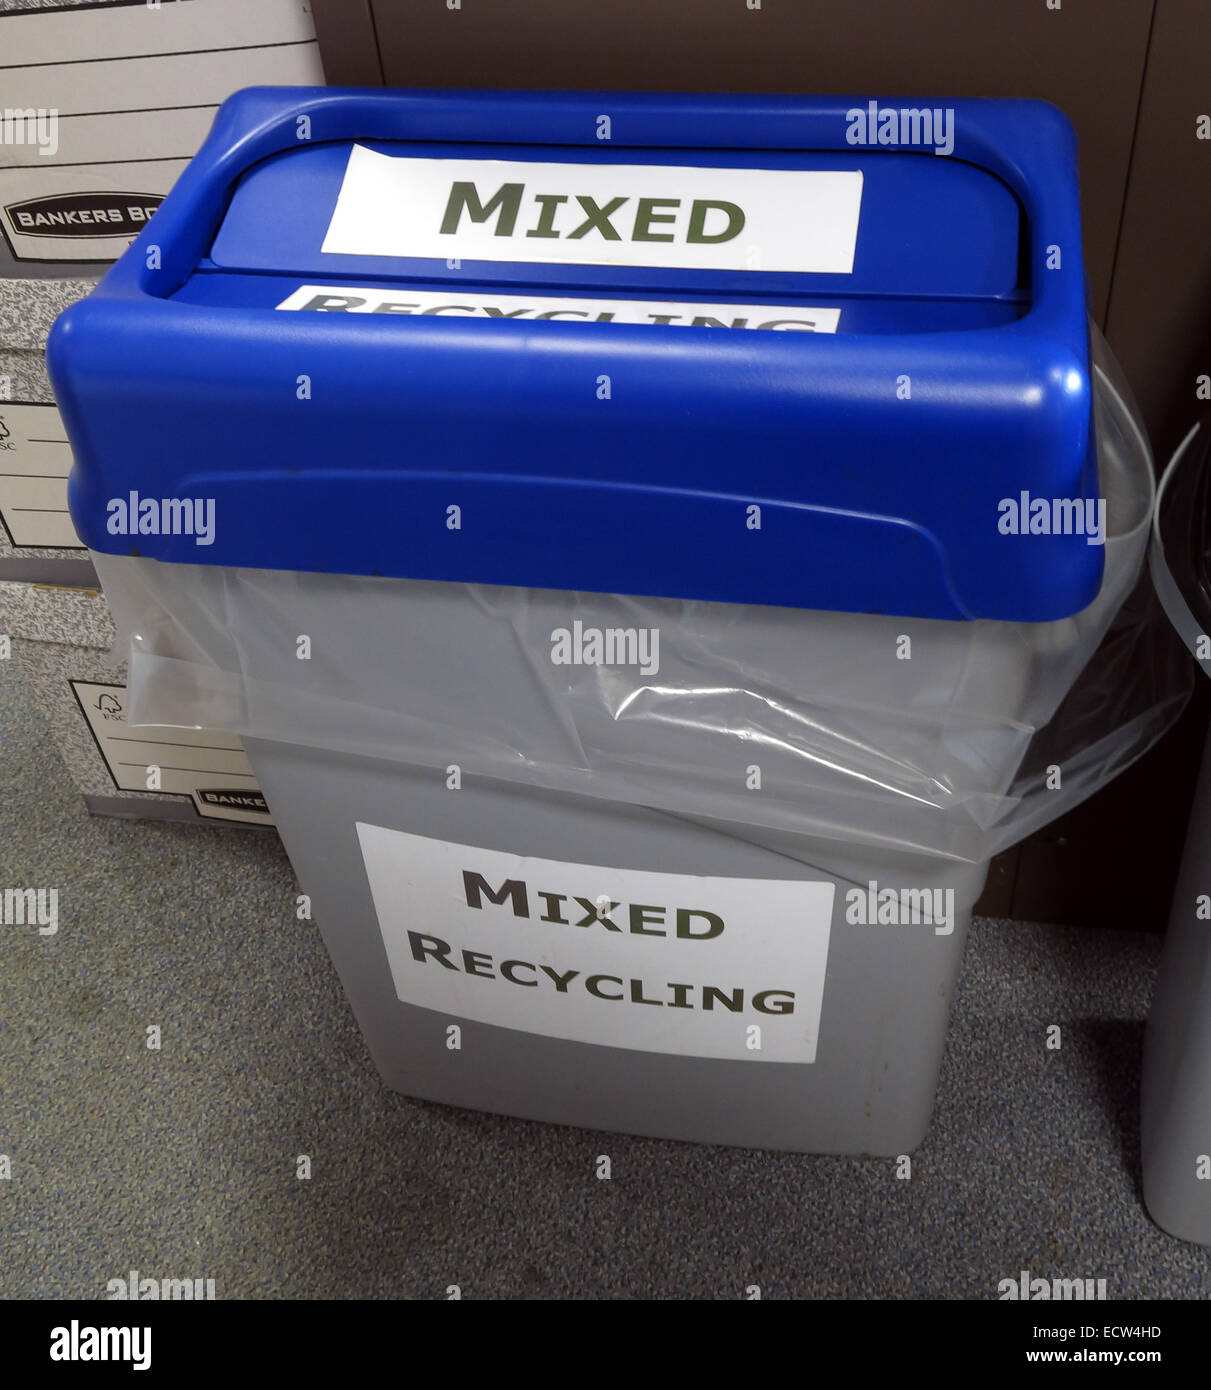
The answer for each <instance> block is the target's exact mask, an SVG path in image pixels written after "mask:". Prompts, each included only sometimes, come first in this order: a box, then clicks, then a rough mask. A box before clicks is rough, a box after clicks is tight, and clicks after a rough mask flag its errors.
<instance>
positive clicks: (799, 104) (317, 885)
mask: <svg viewBox="0 0 1211 1390" xmlns="http://www.w3.org/2000/svg"><path fill="white" fill-rule="evenodd" d="M875 106H877V104H876V103H869V104H867V103H862V104H860V105H855V104H854V103H853V102H851V101H848V100H845V99H843V98H839V97H826V98H789V97H787V98H769V97H760V98H754V97H708V96H652V95H649V94H638V95H637V94H617V93H615V94H601V93H596V94H580V93H537V94H536V93H468V92H454V93H440V92H438V93H432V92H380V93H369V92H353V91H348V92H341V91H332V92H330V91H315V92H313V91H290V90H279V91H253V92H249V93H244V94H241V95H240V96H239V97H237V98H233V100H232V101H231V102H229V103H227V104H226V105H225V106H224V108H223V111H222V112H221V113H220V115H219V117H218V119H217V120H216V124H215V128H214V131H213V132H212V134H211V137H210V138H209V139H208V141H207V143H206V145H205V146H204V147H203V149H202V150H201V151H200V153H199V155H198V156H197V158H196V159H195V160H194V161H193V163H192V164H191V165H190V168H189V170H188V171H187V172H186V174H185V175H184V176H183V177H182V179H181V181H180V183H179V184H178V186H177V187H176V188H175V189H174V190H173V192H172V193H171V194H170V195H169V197H168V199H167V200H166V201H165V203H164V205H163V206H162V208H161V209H160V211H159V212H158V213H157V214H156V218H155V221H154V224H153V228H149V230H148V232H147V234H146V235H145V236H144V237H142V238H140V240H139V242H136V243H135V245H134V246H132V247H131V249H130V251H129V252H128V253H127V255H126V256H124V257H123V258H122V260H121V261H120V262H119V263H118V265H117V266H116V267H115V268H114V270H113V271H111V272H110V274H109V275H108V276H107V277H106V279H105V281H104V282H103V283H102V285H101V287H100V288H99V290H98V292H97V293H96V295H95V296H93V297H92V298H90V299H89V300H88V301H86V302H85V303H84V304H82V305H79V306H76V307H75V309H73V310H70V311H69V312H68V313H67V314H65V315H64V317H63V318H62V319H61V320H60V322H59V324H58V325H57V327H56V330H55V333H54V335H53V338H52V342H51V347H50V366H51V371H52V374H53V378H54V381H55V386H56V391H57V394H58V395H59V397H60V399H61V401H62V403H63V410H64V418H65V421H66V424H67V428H68V432H69V435H70V437H71V441H72V446H73V451H74V456H75V464H74V469H73V474H72V479H71V484H70V498H71V506H72V514H73V517H74V518H75V520H76V523H77V526H78V528H79V529H80V532H81V535H82V536H83V537H84V538H85V539H86V541H87V544H88V546H89V549H90V551H91V552H92V553H93V556H94V559H95V563H96V565H97V569H98V573H99V574H100V576H101V579H102V582H103V584H104V587H105V591H106V594H107V596H108V598H109V600H110V603H111V605H112V607H113V610H114V613H115V614H116V616H117V617H118V620H119V622H120V624H121V627H122V645H123V654H125V653H126V652H129V654H130V659H131V676H130V701H131V706H130V709H129V711H128V718H129V719H130V720H132V721H135V722H142V723H152V724H179V725H185V726H193V727H200V728H207V729H216V730H227V731H230V732H232V733H238V734H239V735H240V736H241V737H242V738H243V739H244V742H245V747H246V748H247V752H248V756H249V758H250V760H251V762H252V766H253V769H254V772H255V774H256V777H257V781H258V783H259V785H260V786H261V787H262V788H263V790H264V793H265V796H266V798H267V801H268V804H269V806H270V808H271V810H272V812H273V815H274V819H275V823H276V824H277V826H278V827H279V829H280V831H281V835H282V839H283V842H284V843H285V845H286V848H287V850H288V852H289V854H290V857H291V861H292V863H293V864H294V866H295V869H296V872H297V874H298V876H299V881H300V884H301V886H302V889H303V890H304V892H305V893H306V894H307V895H309V897H310V899H311V901H312V903H313V906H314V910H315V915H316V920H317V922H318V925H319V928H320V930H321V932H322V933H323V935H324V940H325V942H326V944H327V947H328V950H329V952H330V954H331V956H332V959H333V961H334V963H335V965H336V968H337V970H338V972H339V975H340V978H341V980H342V982H343V984H344V987H345V990H346V992H347V994H348V996H349V999H350V1001H351V1003H352V1006H353V1009H354V1011H355V1013H356V1015H357V1018H358V1021H359V1023H360V1025H361V1027H362V1030H363V1032H364V1034H365V1037H366V1041H367V1044H368V1046H369V1049H370V1051H371V1053H372V1054H373V1057H374V1060H375V1062H376V1063H377V1065H378V1067H379V1069H380V1071H381V1073H382V1075H383V1077H384V1078H385V1079H386V1081H387V1082H388V1084H390V1085H391V1086H394V1087H396V1088H398V1089H400V1090H401V1091H404V1092H406V1093H408V1094H409V1095H413V1096H419V1097H423V1098H427V1099H432V1100H438V1101H445V1102H448V1103H451V1104H456V1105H464V1106H471V1107H476V1108H480V1109H485V1110H493V1111H500V1112H504V1113H508V1114H513V1115H519V1116H526V1117H533V1118H538V1119H543V1120H549V1121H556V1122H562V1123H565V1124H575V1125H582V1126H590V1127H594V1128H601V1129H610V1130H625V1131H633V1132H637V1133H643V1134H652V1135H659V1136H668V1137H673V1138H678V1139H690V1140H702V1141H712V1142H723V1143H731V1144H743V1145H753V1146H762V1147H770V1148H783V1149H801V1150H815V1151H820V1152H832V1153H877V1154H897V1153H902V1152H904V1151H906V1150H908V1149H911V1148H913V1147H914V1146H915V1145H917V1144H918V1143H919V1142H920V1141H921V1139H922V1137H923V1135H924V1133H925V1131H926V1128H927V1126H928V1122H929V1116H930V1113H931V1110H932V1105H933V1100H934V1091H935V1087H936V1083H937V1077H938V1071H939V1066H940V1062H941V1055H942V1048H943V1044H944V1040H945V1036H946V1024H947V1018H948V1014H949V1010H950V1006H951V1001H952V999H953V995H954V990H955V982H956V978H957V974H958V968H959V963H960V960H961V957H962V948H963V942H964V938H965V936H966V932H967V927H968V924H969V922H970V918H971V910H972V905H973V903H974V902H975V900H976V898H977V896H978V894H979V892H980V890H981V887H982V885H983V883H984V880H985V876H986V874H987V869H988V862H989V859H990V858H991V856H992V855H993V854H995V853H997V852H998V851H999V850H1001V849H1004V848H1006V847H1007V846H1009V845H1011V844H1013V843H1014V842H1015V841H1016V840H1018V839H1020V838H1021V837H1022V836H1023V835H1025V834H1027V833H1029V832H1030V831H1031V830H1033V829H1035V828H1036V827H1038V826H1039V825H1041V824H1044V823H1046V821H1047V820H1049V819H1050V818H1052V817H1054V816H1056V815H1059V814H1060V813H1061V812H1062V811H1063V810H1065V809H1066V808H1067V807H1069V806H1071V805H1073V804H1075V802H1077V801H1079V800H1080V799H1081V798H1082V797H1084V796H1086V795H1088V794H1089V793H1090V792H1092V791H1094V790H1096V789H1097V787H1098V786H1100V785H1101V784H1102V783H1103V782H1104V781H1105V780H1107V778H1108V777H1109V776H1110V775H1112V774H1113V772H1114V771H1115V770H1117V769H1118V768H1119V767H1121V766H1123V765H1124V764H1125V762H1127V761H1129V760H1130V758H1131V757H1132V756H1134V755H1135V754H1137V753H1138V752H1140V751H1142V749H1143V748H1145V747H1147V746H1148V743H1149V742H1150V741H1151V739H1152V738H1154V737H1155V736H1156V735H1157V734H1158V733H1159V732H1161V730H1162V729H1163V727H1164V718H1163V716H1161V715H1157V714H1156V712H1155V711H1153V712H1152V714H1151V715H1149V714H1148V713H1147V712H1145V714H1143V715H1142V716H1140V717H1139V718H1138V719H1136V720H1135V722H1133V723H1130V724H1129V725H1122V726H1120V724H1119V723H1118V722H1117V714H1118V711H1119V709H1120V705H1119V703H1118V702H1117V701H1104V700H1102V699H1101V698H1100V696H1101V695H1102V694H1104V690H1105V680H1106V677H1105V673H1104V671H1102V670H1101V668H1099V666H1098V662H1097V653H1098V652H1099V650H1100V648H1101V645H1102V639H1103V637H1104V636H1105V635H1106V634H1107V632H1108V631H1109V630H1110V628H1111V625H1112V623H1114V622H1115V621H1116V616H1117V615H1118V613H1119V610H1120V608H1121V607H1122V605H1123V600H1124V598H1125V597H1126V596H1127V595H1128V594H1129V593H1130V592H1131V591H1132V589H1133V587H1134V585H1135V582H1136V580H1137V578H1138V576H1139V574H1140V571H1141V567H1142V561H1143V556H1144V550H1145V546H1146V540H1147V534H1148V523H1149V520H1150V516H1151V505H1152V494H1153V478H1152V470H1151V462H1150V456H1149V451H1148V446H1147V443H1146V441H1145V439H1144V438H1143V435H1142V434H1141V432H1140V429H1139V425H1138V420H1137V418H1136V417H1135V415H1134V414H1133V412H1132V410H1131V409H1130V408H1129V406H1128V405H1127V404H1126V403H1125V401H1124V400H1123V397H1122V395H1121V393H1120V392H1119V391H1117V390H1116V389H1115V386H1114V385H1113V383H1112V382H1111V380H1110V379H1109V377H1108V376H1107V374H1106V371H1105V370H1104V367H1105V365H1106V359H1105V357H1104V345H1103V344H1102V343H1101V341H1100V338H1099V336H1098V334H1097V330H1096V328H1091V327H1090V325H1089V324H1088V321H1087V315H1086V296H1085V282H1084V270H1083V265H1082V261H1081V235H1080V220H1079V197H1078V190H1077V185H1076V149H1075V139H1074V136H1073V133H1072V131H1071V128H1070V127H1069V126H1068V124H1067V122H1066V121H1065V120H1064V118H1063V116H1062V115H1061V114H1060V113H1059V112H1057V111H1056V110H1055V109H1054V108H1051V107H1048V106H1045V105H1043V104H1041V103H1034V102H978V101H966V102H957V103H955V106H954V108H953V110H951V109H950V108H947V109H946V111H939V113H938V119H939V122H940V124H933V123H932V117H931V126H930V128H931V129H934V130H935V131H936V132H937V133H939V134H940V133H941V132H942V131H943V130H944V131H945V132H946V141H945V147H944V148H936V149H935V148H934V147H933V146H930V145H927V146H926V147H924V148H922V147H919V139H920V137H921V133H922V130H923V129H924V127H923V125H922V120H921V117H922V112H921V111H920V110H919V109H916V108H914V109H911V110H904V111H901V110H899V109H898V108H889V109H888V110H887V111H884V112H882V113H880V112H879V111H877V110H871V109H870V108H871V107H875ZM947 111H949V113H950V116H949V117H947ZM950 117H953V122H952V121H951V120H950ZM301 131H305V132H306V135H305V136H304V135H301V134H300V132H301ZM914 131H915V133H916V134H915V136H914ZM889 132H890V133H893V134H896V136H897V139H898V138H899V134H900V133H901V132H902V133H903V136H904V140H905V144H904V147H903V148H895V149H892V148H889V147H887V140H886V139H885V138H884V136H885V135H887V134H888V133H889ZM952 154H953V156H954V157H953V158H951V157H948V156H950V155H952ZM939 156H943V157H939ZM1061 253H1062V254H1061ZM1078 682H1083V683H1084V684H1085V685H1086V687H1087V695H1088V696H1089V699H1088V700H1087V702H1086V703H1087V705H1088V706H1089V707H1091V708H1092V709H1093V710H1094V711H1095V718H1094V721H1093V722H1094V723H1095V724H1097V723H1098V720H1099V719H1100V720H1101V725H1100V727H1097V728H1091V727H1089V726H1088V725H1086V726H1083V727H1082V729H1081V737H1080V738H1079V739H1077V740H1076V741H1070V742H1065V738H1064V735H1065V731H1066V729H1067V727H1068V726H1067V725H1066V724H1064V723H1063V722H1062V721H1061V722H1060V723H1059V724H1058V725H1057V726H1054V727H1051V728H1049V729H1048V735H1049V738H1048V746H1049V748H1052V749H1053V750H1054V756H1052V757H1050V758H1049V760H1048V764H1047V765H1043V766H1036V765H1035V763H1034V761H1032V759H1031V756H1030V755H1031V753H1032V750H1034V751H1036V752H1037V751H1038V750H1037V747H1036V745H1035V743H1034V740H1035V738H1036V735H1038V734H1039V732H1040V731H1041V730H1044V729H1046V728H1048V726H1049V725H1050V724H1051V721H1052V719H1053V716H1054V715H1055V714H1056V711H1057V709H1058V708H1059V707H1060V705H1061V702H1062V701H1063V700H1064V699H1065V697H1066V696H1067V695H1068V694H1069V692H1070V691H1071V690H1072V688H1073V686H1074V684H1075V683H1078ZM1099 711H1100V712H1101V713H1098V712H1099ZM1052 763H1054V764H1056V766H1055V767H1052V766H1050V764H1052ZM298 1006H299V1007H300V1008H305V1007H306V1004H305V1001H299V1005H298Z"/></svg>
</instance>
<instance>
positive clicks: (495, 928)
mask: <svg viewBox="0 0 1211 1390" xmlns="http://www.w3.org/2000/svg"><path fill="white" fill-rule="evenodd" d="M357 833H358V839H359V841H360V844H361V849H362V856H363V858H364V860H365V864H366V874H367V878H368V880H369V883H370V892H371V895H372V897H373V899H374V906H375V910H376V912H377V913H378V921H379V928H380V930H381V931H382V934H383V942H384V945H385V946H386V949H387V959H388V962H389V963H390V967H391V976H392V979H393V981H394V984H395V992H396V994H397V996H398V997H399V998H400V999H401V1000H402V1001H403V1002H404V1003H406V1004H412V1005H416V1006H417V1007H419V1008H422V1009H432V1010H434V1011H435V1012H437V1013H440V1014H444V1015H447V1016H449V1017H452V1018H462V1019H471V1020H474V1021H475V1022H479V1023H488V1024H495V1025H496V1026H497V1027H500V1028H512V1029H516V1030H518V1031H520V1032H525V1033H537V1034H540V1035H541V1036H543V1037H549V1038H564V1039H568V1040H570V1041H574V1042H584V1043H596V1044H598V1045H600V1046H603V1047H620V1048H627V1049H629V1050H633V1051H637V1052H664V1053H670V1054H674V1055H678V1056H688V1057H718V1058H730V1059H733V1060H748V1061H764V1062H800V1063H803V1062H812V1061H814V1060H815V1057H816V1038H817V1032H818V1029H819V1026H820V1010H821V1007H822V1004H823V999H824V977H825V969H826V965H827V959H828V937H829V928H830V924H831V921H832V907H833V895H834V891H835V885H834V884H833V883H831V882H808V881H804V880H802V879H753V878H707V877H698V876H697V875H693V874H668V873H652V872H649V871H647V870H639V869H615V868H604V867H602V866H601V865H595V864H573V863H565V862H563V861H560V860H554V859H537V858H527V857H521V856H518V855H515V854H505V853H501V852H500V851H498V850H487V849H476V848H474V847H472V846H469V845H458V844H451V843H449V842H447V841H444V840H434V839H430V838H428V837H426V836H423V835H411V834H407V833H405V832H404V831H400V830H389V829H386V828H384V827H382V826H377V825H366V824H363V823H361V822H358V825H357Z"/></svg>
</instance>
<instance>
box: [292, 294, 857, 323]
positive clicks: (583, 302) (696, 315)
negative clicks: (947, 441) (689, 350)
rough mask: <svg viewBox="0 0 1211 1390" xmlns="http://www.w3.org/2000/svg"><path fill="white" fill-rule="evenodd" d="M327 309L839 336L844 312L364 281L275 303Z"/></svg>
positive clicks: (344, 311)
mask: <svg viewBox="0 0 1211 1390" xmlns="http://www.w3.org/2000/svg"><path fill="white" fill-rule="evenodd" d="M277 308H279V309H308V310H314V311H319V312H322V313H350V314H421V315H424V314H430V315H437V316H440V317H446V318H481V319H482V318H488V319H512V320H515V321H516V320H519V319H521V320H525V321H526V322H529V323H538V322H549V321H551V320H559V319H567V320H579V321H581V322H584V323H645V324H671V325H673V326H674V327H683V328H766V329H772V330H775V331H785V332H792V333H835V332H836V331H837V324H838V323H839V322H840V319H841V310H840V309H819V308H815V307H814V306H813V307H807V306H805V305H802V304H691V303H685V302H681V301H675V300H659V301H658V300H653V299H564V298H560V299H548V298H544V297H540V296H536V295H523V294H495V293H494V292H492V291H490V290H487V291H484V292H483V293H481V294H475V295H470V294H462V293H458V294H451V293H450V292H449V291H448V290H446V291H433V290H414V289H411V288H410V287H409V286H407V285H400V286H398V287H397V288H395V289H393V290H384V289H382V288H378V289H374V288H371V287H369V286H362V285H300V286H299V287H298V289H297V290H295V291H294V293H293V294H291V295H289V296H287V298H285V299H283V300H282V302H281V303H280V304H279V305H277Z"/></svg>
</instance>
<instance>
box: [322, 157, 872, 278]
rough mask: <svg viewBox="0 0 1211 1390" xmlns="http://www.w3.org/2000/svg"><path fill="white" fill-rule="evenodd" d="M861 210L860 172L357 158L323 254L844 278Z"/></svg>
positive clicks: (851, 264)
mask: <svg viewBox="0 0 1211 1390" xmlns="http://www.w3.org/2000/svg"><path fill="white" fill-rule="evenodd" d="M861 203H862V172H861V170H858V169H720V168H704V167H701V166H689V165H671V164H552V163H537V162H527V161H524V160H503V159H418V158H415V157H413V156H397V155H389V154H379V153H378V152H377V151H375V150H371V149H367V148H366V147H365V146H364V145H355V146H354V147H353V149H352V150H351V151H350V153H349V163H348V164H347V166H346V168H345V177H344V180H343V182H342V183H341V191H340V194H339V196H338V197H337V202H336V208H335V209H334V211H333V214H332V220H331V222H330V223H329V226H328V233H327V235H326V236H325V238H324V243H323V247H322V248H321V249H322V250H323V251H325V252H327V253H330V254H336V255H343V256H419V257H426V258H437V259H440V260H454V259H458V260H470V261H541V262H559V263H564V264H575V265H621V266H656V267H661V268H664V269H671V268H674V267H677V268H685V269H691V270H773V271H798V272H810V273H813V274H826V275H827V274H834V275H849V274H851V273H852V272H853V268H854V248H855V246H856V244H857V238H858V214H859V210H860V208H861Z"/></svg>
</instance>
